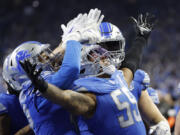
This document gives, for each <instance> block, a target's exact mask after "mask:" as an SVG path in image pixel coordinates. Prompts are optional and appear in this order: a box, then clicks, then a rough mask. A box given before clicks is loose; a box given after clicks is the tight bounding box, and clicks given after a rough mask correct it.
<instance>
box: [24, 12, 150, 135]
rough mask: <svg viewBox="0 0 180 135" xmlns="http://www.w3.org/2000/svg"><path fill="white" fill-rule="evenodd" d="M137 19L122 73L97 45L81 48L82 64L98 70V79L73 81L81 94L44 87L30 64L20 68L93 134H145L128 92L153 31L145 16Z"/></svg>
mask: <svg viewBox="0 0 180 135" xmlns="http://www.w3.org/2000/svg"><path fill="white" fill-rule="evenodd" d="M139 18H140V19H139V20H138V21H136V20H135V21H136V23H137V27H136V28H137V37H136V39H135V41H134V45H133V46H132V48H131V49H130V50H129V53H128V54H127V55H126V57H125V60H124V61H123V63H122V65H121V70H116V68H115V66H116V61H115V60H114V59H111V56H112V55H111V54H109V52H108V51H107V50H106V49H103V48H102V47H100V46H98V45H90V46H89V47H86V48H85V49H84V50H85V54H84V55H83V58H85V59H86V60H88V62H87V61H85V62H87V63H88V66H89V67H91V68H94V69H96V70H98V71H94V73H95V72H96V74H94V75H95V76H98V77H86V78H81V79H78V80H76V81H75V82H74V84H75V85H76V89H77V91H80V92H81V93H78V92H74V91H71V90H66V91H62V90H60V89H58V88H57V87H55V86H54V85H51V84H47V83H46V82H45V81H44V79H43V78H42V77H41V76H40V75H39V73H36V72H34V70H33V67H34V65H31V63H30V62H29V61H25V62H24V64H23V63H21V65H22V67H23V69H24V70H25V71H26V73H27V75H28V76H29V78H30V79H31V81H32V83H33V84H34V85H35V86H36V87H37V88H38V89H39V90H40V91H41V93H42V94H43V95H44V96H45V97H46V98H48V99H51V100H52V101H53V102H55V103H57V104H60V105H61V106H62V107H64V108H66V109H67V110H68V111H70V112H71V113H73V114H75V115H82V116H83V117H85V119H84V120H85V121H86V123H87V124H88V127H89V129H90V130H91V131H92V132H93V133H94V134H104V135H111V134H114V135H116V134H117V135H119V134H131V135H132V134H137V135H141V134H142V135H144V134H146V131H145V127H144V124H143V122H142V119H141V116H140V113H139V110H138V106H137V102H136V99H135V97H134V96H133V95H132V93H131V92H130V91H129V89H128V86H129V85H130V83H131V81H132V78H133V73H134V71H135V70H136V69H137V67H138V65H139V63H140V60H141V54H142V50H143V48H144V47H145V45H146V42H147V39H148V36H149V34H150V32H151V30H152V25H151V24H150V23H149V22H148V16H146V18H145V19H144V20H143V18H142V16H140V17H139ZM90 62H91V64H90ZM118 63H119V61H118ZM93 66H94V67H93ZM117 66H118V65H117ZM97 67H98V68H97ZM90 70H92V69H90ZM110 75H111V76H110ZM107 77H108V78H109V77H110V78H109V79H106V78H107ZM39 82H41V83H39ZM82 93H83V94H82Z"/></svg>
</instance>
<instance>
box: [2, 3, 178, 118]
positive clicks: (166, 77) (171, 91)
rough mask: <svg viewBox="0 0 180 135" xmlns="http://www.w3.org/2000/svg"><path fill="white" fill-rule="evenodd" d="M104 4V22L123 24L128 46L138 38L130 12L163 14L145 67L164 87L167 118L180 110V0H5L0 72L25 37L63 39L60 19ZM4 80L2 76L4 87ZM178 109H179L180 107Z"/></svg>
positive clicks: (56, 41) (154, 81) (161, 92)
mask: <svg viewBox="0 0 180 135" xmlns="http://www.w3.org/2000/svg"><path fill="white" fill-rule="evenodd" d="M91 8H99V9H100V10H102V13H103V14H104V15H105V19H104V21H108V22H112V23H113V24H115V25H117V26H118V27H119V28H120V29H121V31H122V33H123V35H124V36H125V38H126V43H127V44H126V45H127V47H128V46H130V45H131V41H132V39H133V37H134V32H133V30H132V23H131V22H130V21H129V17H130V16H134V17H137V15H138V14H139V13H146V12H150V13H152V14H154V15H155V16H156V17H157V18H158V23H157V25H156V27H155V29H154V31H153V32H152V34H151V37H150V39H149V42H148V47H147V49H146V50H145V53H144V60H143V67H142V68H143V69H144V70H145V71H147V72H148V73H149V75H150V77H151V86H152V87H153V88H155V89H156V90H158V92H159V97H160V100H161V104H160V105H159V108H160V110H161V112H162V113H163V114H165V115H166V117H169V116H171V115H174V114H175V113H174V112H177V110H179V104H180V103H179V102H180V101H179V100H178V99H179V97H180V71H179V70H178V69H180V53H179V51H180V25H179V22H180V16H179V13H180V1H178V0H163V1H161V0H1V1H0V72H2V63H3V60H4V57H5V56H6V55H7V54H8V53H9V52H11V51H12V50H13V49H14V48H15V47H16V46H17V45H19V44H20V43H22V42H24V41H29V40H36V41H40V42H43V43H50V44H51V46H52V48H55V47H56V46H57V45H58V44H59V42H60V41H61V36H60V35H61V34H62V31H61V29H60V24H62V23H65V24H66V23H67V22H68V21H69V20H70V19H72V18H73V17H75V16H76V15H77V14H78V13H80V12H81V13H83V12H88V11H89V9H91ZM2 84H3V81H2V76H0V90H1V91H4V89H3V88H1V87H2ZM173 109H174V110H175V111H174V110H173Z"/></svg>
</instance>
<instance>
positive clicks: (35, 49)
mask: <svg viewBox="0 0 180 135" xmlns="http://www.w3.org/2000/svg"><path fill="white" fill-rule="evenodd" d="M49 46H50V45H49V44H42V43H40V42H37V41H28V42H24V43H22V44H20V45H19V46H18V47H17V48H16V49H15V50H14V51H13V52H12V53H11V54H10V55H8V56H7V57H6V59H5V61H4V64H3V72H2V75H3V78H4V80H5V81H6V82H7V83H8V84H9V85H10V86H11V87H12V88H13V89H14V90H15V91H20V90H21V89H22V84H23V83H24V82H26V81H27V80H29V79H28V77H27V76H26V73H25V72H24V70H23V69H22V67H21V65H20V63H19V61H24V60H25V59H30V61H31V63H36V64H37V68H43V69H44V70H52V69H51V64H50V63H49V59H47V58H44V57H42V56H41V54H43V55H46V57H49V56H50V54H48V52H49V53H50V51H49ZM42 62H43V63H42Z"/></svg>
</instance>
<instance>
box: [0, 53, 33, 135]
mask: <svg viewBox="0 0 180 135" xmlns="http://www.w3.org/2000/svg"><path fill="white" fill-rule="evenodd" d="M9 57H10V55H8V56H7V58H6V59H5V61H4V64H3V71H4V72H3V73H2V75H3V79H4V81H5V82H6V84H7V93H1V94H0V133H1V135H14V134H16V135H26V134H31V133H33V131H32V129H31V128H30V127H29V125H28V121H27V118H26V116H25V115H24V113H23V110H22V108H21V106H20V103H19V99H18V97H19V91H15V90H14V89H13V87H12V86H11V85H10V84H9V83H8V81H9V80H8V79H7V77H6V73H5V71H6V68H7V63H8V60H9Z"/></svg>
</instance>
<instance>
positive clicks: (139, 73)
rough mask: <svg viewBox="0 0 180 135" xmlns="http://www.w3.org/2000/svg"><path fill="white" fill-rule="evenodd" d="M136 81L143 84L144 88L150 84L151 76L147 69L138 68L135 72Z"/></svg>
mask: <svg viewBox="0 0 180 135" xmlns="http://www.w3.org/2000/svg"><path fill="white" fill-rule="evenodd" d="M133 80H134V81H137V82H139V83H140V84H141V85H142V89H143V90H145V89H147V88H148V87H149V85H150V77H149V75H148V73H146V72H145V71H143V70H141V69H138V70H136V72H135V74H134V79H133Z"/></svg>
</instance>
